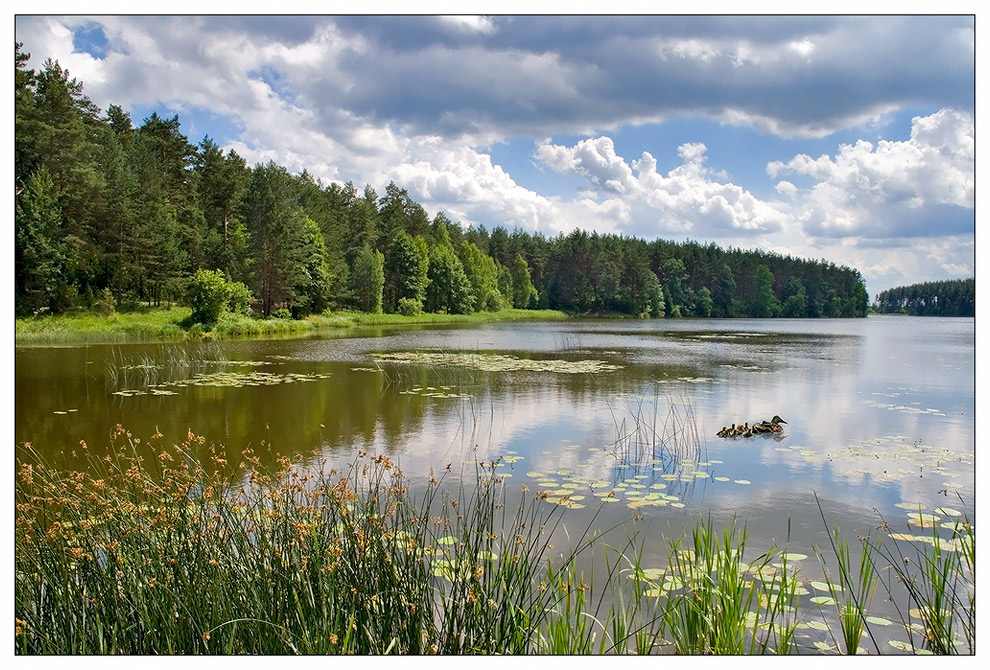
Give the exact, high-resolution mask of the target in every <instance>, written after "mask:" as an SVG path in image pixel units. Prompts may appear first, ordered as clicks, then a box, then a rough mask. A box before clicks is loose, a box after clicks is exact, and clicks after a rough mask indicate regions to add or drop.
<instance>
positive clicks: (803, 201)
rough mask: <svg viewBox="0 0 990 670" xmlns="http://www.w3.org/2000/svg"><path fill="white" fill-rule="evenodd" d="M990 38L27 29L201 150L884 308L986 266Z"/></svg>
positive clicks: (84, 22) (882, 29)
mask: <svg viewBox="0 0 990 670" xmlns="http://www.w3.org/2000/svg"><path fill="white" fill-rule="evenodd" d="M951 5H952V3H948V4H944V3H943V4H942V5H932V6H933V7H935V8H937V7H942V8H943V9H941V10H939V11H947V9H946V8H948V7H950V6H951ZM196 6H199V7H209V6H210V5H209V3H199V4H198V5H193V7H196ZM503 6H505V5H504V4H503ZM513 6H514V5H513ZM617 6H618V5H617ZM280 7H285V8H291V7H292V5H291V3H290V4H284V5H280ZM36 11H43V10H41V9H38V10H36ZM184 11H185V10H184ZM199 11H203V10H202V9H201V10H199ZM265 11H271V9H270V7H269V8H267V9H266V10H265ZM280 11H297V10H293V9H282V10H280ZM364 11H370V10H367V9H366V10H364ZM403 11H409V9H408V8H406V9H404V10H403ZM499 11H505V10H504V9H503V10H499ZM975 23H976V21H975V17H974V16H973V15H972V14H970V15H966V14H957V15H937V16H936V15H927V16H923V15H907V16H894V15H871V16H853V15H791V16H785V15H723V14H714V15H694V16H687V15H683V16H680V15H643V14H640V15H615V16H606V15H581V16H575V15H571V16H561V15H538V16H537V15H510V14H500V15H494V16H493V15H487V16H484V15H454V16H449V15H447V16H444V15H439V14H425V15H416V16H397V15H382V14H376V15H361V16H358V15H322V16H313V15H284V16H273V15H264V16H260V15H250V16H237V15H209V16H197V15H181V16H172V15H156V16H141V15H121V14H113V13H101V14H99V15H94V16H84V15H64V14H62V15H60V14H53V13H48V14H45V15H19V16H17V17H16V18H15V19H14V28H15V39H16V41H18V42H21V43H23V45H24V46H23V50H24V51H26V52H28V53H30V54H31V56H32V57H31V60H30V62H29V66H30V67H34V68H38V67H40V66H41V64H42V63H43V62H44V60H45V59H46V58H49V57H50V58H52V59H53V60H57V61H58V62H59V64H60V65H62V67H64V68H67V69H68V70H69V72H70V74H71V75H72V76H74V77H76V78H78V79H80V80H81V81H82V82H83V85H84V93H85V94H86V95H87V96H88V97H89V98H90V99H91V100H92V101H93V102H94V103H96V105H98V106H99V107H100V108H101V109H102V110H104V111H105V110H106V108H107V107H108V106H109V105H110V104H117V105H120V106H121V107H122V108H123V109H124V110H125V111H127V112H128V113H129V114H130V115H131V118H132V120H133V122H134V124H135V125H140V124H141V123H142V122H143V120H144V119H145V118H147V117H148V116H150V115H151V113H152V112H158V114H159V115H160V116H169V117H170V116H172V115H174V114H178V115H179V120H180V122H181V129H182V132H183V133H184V134H185V135H186V137H187V138H188V139H189V141H190V142H192V143H194V144H198V143H199V142H201V141H202V140H203V138H204V137H206V136H209V137H210V138H212V139H213V140H214V141H215V142H216V143H218V144H219V145H220V146H222V147H224V148H225V149H227V150H236V151H237V153H238V154H240V155H241V156H242V157H244V158H245V159H246V160H247V161H248V164H249V165H255V164H257V163H263V162H267V161H269V160H272V161H275V162H276V163H277V164H279V165H282V166H284V167H286V168H287V169H288V170H289V171H290V172H293V173H299V172H301V171H302V170H304V169H305V170H307V171H308V172H309V173H310V174H312V175H313V176H314V177H317V178H319V179H321V180H322V181H323V182H324V183H325V184H329V183H330V182H340V183H344V182H351V183H353V184H354V185H355V186H356V187H357V188H358V189H359V190H360V189H363V188H364V186H365V185H371V186H372V187H373V188H374V189H375V190H376V191H377V192H378V193H379V194H380V195H381V194H384V191H385V186H386V185H387V184H388V183H389V182H390V181H394V182H395V183H396V184H397V185H399V186H400V187H402V188H405V189H406V190H407V191H408V193H409V196H410V197H411V198H412V199H413V200H415V201H416V202H419V203H420V204H422V205H423V206H424V207H425V208H426V210H427V212H428V213H429V214H430V216H433V215H435V214H436V213H437V212H440V211H443V212H445V213H446V214H447V216H448V217H449V218H450V219H451V220H454V221H458V222H460V223H461V225H463V226H465V227H467V226H468V225H474V226H478V225H484V226H485V227H486V228H488V229H489V230H491V229H492V228H493V227H495V226H497V225H502V226H504V227H506V228H508V229H509V230H512V229H513V228H517V227H518V228H521V229H524V230H527V231H530V232H540V233H543V234H545V235H547V236H551V237H552V236H556V235H557V234H558V233H565V234H566V233H568V232H570V231H571V230H574V229H575V228H580V229H584V230H588V231H591V230H595V231H599V232H601V233H616V234H622V235H629V236H635V237H639V238H642V239H646V240H653V239H657V238H662V239H668V240H675V241H684V240H688V239H691V240H695V241H698V242H702V243H708V242H714V243H716V244H718V245H719V246H720V247H722V248H724V249H725V248H729V247H736V248H744V249H756V248H759V249H763V250H765V251H767V252H771V251H772V252H776V253H779V254H784V255H792V256H799V257H804V258H815V259H820V258H824V259H826V260H828V261H831V262H834V263H836V264H838V265H847V266H850V267H854V268H856V269H858V270H859V271H860V272H861V273H862V275H863V277H864V278H865V280H866V283H867V290H868V291H869V293H870V295H871V297H872V296H874V295H876V293H877V292H879V291H882V290H884V289H887V288H891V287H893V286H900V285H906V284H913V283H918V282H924V281H934V280H940V279H955V278H964V277H972V276H974V275H975V271H976V243H975V232H976V216H975V192H976V182H975V153H976V144H975V128H974V127H975V101H976V93H977V91H976V80H975V62H976V56H975V44H976V43H975Z"/></svg>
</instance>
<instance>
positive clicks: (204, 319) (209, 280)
mask: <svg viewBox="0 0 990 670" xmlns="http://www.w3.org/2000/svg"><path fill="white" fill-rule="evenodd" d="M229 304H230V290H229V289H228V287H227V278H226V277H224V275H223V272H222V271H220V270H197V271H196V273H195V274H194V275H193V278H192V281H190V282H189V305H190V306H191V307H192V315H191V316H190V320H191V321H192V322H193V323H201V324H203V325H204V326H207V327H208V328H212V327H213V326H214V325H216V323H217V321H218V320H219V319H220V314H221V313H222V312H223V311H224V310H226V309H227V308H228V307H229Z"/></svg>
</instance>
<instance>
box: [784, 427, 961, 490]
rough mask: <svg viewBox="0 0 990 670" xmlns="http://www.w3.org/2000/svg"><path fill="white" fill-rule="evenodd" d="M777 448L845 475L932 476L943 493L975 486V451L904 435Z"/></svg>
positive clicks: (892, 478)
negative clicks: (826, 446)
mask: <svg viewBox="0 0 990 670" xmlns="http://www.w3.org/2000/svg"><path fill="white" fill-rule="evenodd" d="M776 451H777V452H779V453H781V454H787V455H790V456H794V457H800V458H801V459H802V460H804V461H805V462H807V463H810V464H824V463H826V462H828V463H831V464H832V465H831V467H832V469H833V470H834V471H836V473H837V474H842V475H844V476H846V477H863V476H870V477H871V478H872V479H873V480H874V481H876V482H901V481H906V480H909V479H912V478H914V479H916V478H920V477H924V478H926V479H927V478H931V479H932V481H933V482H934V483H935V484H937V485H938V486H939V487H940V488H941V489H942V491H943V492H946V493H951V492H952V491H957V490H968V489H969V488H971V487H972V486H973V485H974V484H973V482H974V479H973V464H974V462H975V454H974V452H972V451H960V450H955V449H949V448H947V447H942V446H932V445H930V444H925V443H924V442H921V441H919V440H913V439H911V438H910V437H907V436H904V435H885V436H881V437H876V438H871V439H867V440H861V441H857V442H853V443H851V444H849V445H847V446H845V447H843V448H841V449H837V450H831V451H819V450H816V449H811V448H809V447H807V446H804V445H797V444H795V445H790V446H789V447H777V448H776Z"/></svg>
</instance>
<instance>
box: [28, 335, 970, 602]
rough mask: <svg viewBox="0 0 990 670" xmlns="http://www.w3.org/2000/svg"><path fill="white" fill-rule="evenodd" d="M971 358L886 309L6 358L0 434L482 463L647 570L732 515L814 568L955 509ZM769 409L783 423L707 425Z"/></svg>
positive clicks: (46, 443) (52, 450) (72, 456)
mask: <svg viewBox="0 0 990 670" xmlns="http://www.w3.org/2000/svg"><path fill="white" fill-rule="evenodd" d="M974 355H975V339H974V320H973V319H951V318H939V319H936V318H928V319H925V318H914V317H894V316H870V317H868V318H865V319H849V320H846V319H835V320H803V319H802V320H667V321H664V320H659V321H623V320H578V319H573V320H567V321H557V322H522V323H518V322H517V323H493V324H481V325H469V326H460V325H458V326H434V327H384V328H375V329H354V330H347V331H340V332H333V333H329V334H327V333H324V334H321V335H320V336H317V337H312V338H307V339H286V340H274V341H272V340H268V341H250V340H244V341H225V342H220V343H213V342H203V343H189V344H175V343H172V344H127V345H100V346H82V347H46V348H34V347H18V348H16V351H15V361H16V362H15V392H16V403H15V421H16V423H15V434H16V442H17V443H18V444H22V443H24V442H30V443H32V445H33V446H34V448H35V449H37V450H38V451H39V452H40V453H41V454H43V455H44V457H45V458H46V459H47V460H49V461H51V462H54V463H61V464H64V465H65V466H66V467H74V466H78V465H79V464H81V463H82V458H81V454H80V453H79V450H78V445H79V442H80V440H85V441H86V443H87V445H88V447H89V449H90V451H91V452H93V453H95V454H97V455H98V454H99V453H100V450H101V449H106V448H107V443H108V435H109V434H110V432H111V430H112V429H113V427H114V426H116V425H117V424H120V425H123V426H124V427H125V428H126V429H127V430H129V431H130V432H131V433H132V435H133V436H135V437H138V438H142V439H143V440H147V438H149V437H150V436H151V435H152V434H153V433H155V432H156V431H157V432H160V433H161V434H162V435H163V438H162V439H163V440H165V441H174V443H178V442H181V441H182V440H183V439H184V438H185V436H186V434H187V432H188V431H192V432H193V433H195V434H197V435H201V436H203V437H204V438H205V445H209V444H210V443H214V444H222V445H223V450H224V451H225V452H226V458H227V459H228V460H229V461H231V462H237V460H238V458H239V454H240V453H241V451H242V450H243V449H245V448H246V447H248V446H250V447H252V448H253V449H254V450H255V452H256V453H258V454H261V455H262V456H263V457H264V458H265V459H266V460H268V462H269V463H274V461H275V459H276V458H277V457H278V456H279V455H289V456H291V455H294V454H301V455H302V457H303V460H304V461H305V462H310V463H312V464H313V467H317V464H318V463H319V462H320V461H321V460H324V459H325V460H326V461H327V462H328V463H329V464H331V465H333V466H337V467H344V466H345V465H346V464H347V463H348V462H350V461H351V460H353V458H354V456H355V454H356V453H357V451H358V450H367V451H368V452H371V453H385V454H388V455H389V456H390V457H391V458H392V459H393V460H394V461H396V462H397V463H398V464H399V465H400V466H401V468H402V470H403V471H404V472H405V473H406V475H407V476H408V477H409V479H410V481H411V482H412V483H413V484H414V485H415V484H417V483H419V484H423V485H425V483H426V480H427V478H428V477H429V474H430V472H431V469H433V470H436V471H437V472H440V471H444V470H445V468H446V466H447V465H448V464H450V466H451V474H450V475H449V478H448V483H449V484H451V485H456V482H457V478H458V477H459V476H461V475H463V476H464V478H465V481H472V480H473V479H474V473H475V466H476V464H477V463H478V462H479V461H492V460H500V464H499V466H498V469H499V472H500V473H501V474H504V475H507V479H506V481H507V483H508V484H509V490H510V491H520V490H521V489H522V486H526V487H527V488H528V489H530V490H531V491H540V490H542V491H546V492H548V493H549V495H550V498H549V500H550V501H551V503H552V501H554V500H556V501H559V502H560V503H561V504H564V505H566V506H567V509H565V510H564V511H563V515H564V516H563V520H564V525H565V526H566V527H567V528H568V530H569V532H574V531H577V532H578V533H580V532H581V531H583V529H584V528H585V527H586V526H587V524H588V523H590V522H591V519H592V518H594V525H600V526H601V527H607V526H610V525H612V524H617V523H623V522H629V524H627V525H626V526H623V530H622V532H623V533H625V532H628V529H629V528H630V527H632V526H631V525H630V524H632V523H633V522H634V524H635V528H636V530H637V532H638V533H639V535H638V537H639V539H640V540H641V541H643V542H644V543H645V549H644V558H643V563H644V566H652V565H657V566H659V565H662V563H663V560H662V559H663V556H664V552H665V549H666V546H665V544H664V543H663V541H662V540H663V539H664V538H672V537H677V536H678V535H679V534H680V533H681V532H682V530H683V529H685V528H689V527H690V526H691V525H692V524H694V523H696V522H697V521H698V520H699V519H701V518H703V517H708V516H709V515H710V516H711V517H712V518H713V519H715V520H716V522H718V523H723V522H726V523H731V522H732V520H737V521H739V522H740V523H742V522H745V524H746V527H747V530H748V532H749V535H750V540H749V542H748V546H750V547H754V548H759V549H760V550H761V551H762V550H764V549H769V548H771V547H773V546H775V545H780V546H783V545H785V544H786V546H787V547H788V549H789V551H792V552H796V553H803V554H807V555H808V556H810V557H811V558H810V559H808V560H807V561H806V562H807V568H806V570H807V574H808V576H809V578H814V575H815V574H818V573H820V568H819V567H818V566H817V562H816V561H815V559H814V556H815V554H814V546H815V545H818V546H820V547H823V548H825V547H827V545H828V531H829V529H830V527H831V526H832V525H835V524H838V525H839V526H840V528H841V529H842V531H843V532H844V533H845V534H847V535H848V536H849V538H851V540H852V541H851V544H855V535H856V534H861V535H866V534H867V533H872V534H873V535H874V536H875V535H877V533H878V531H877V526H878V525H879V524H880V523H881V522H883V521H886V522H887V523H888V524H889V525H890V528H891V530H892V531H898V532H905V533H925V532H928V533H930V531H928V530H921V529H919V528H918V527H917V526H910V525H909V521H910V517H909V514H911V513H912V512H917V511H918V509H919V507H920V508H921V509H922V510H924V511H925V512H935V513H936V514H940V515H941V516H942V517H943V518H944V519H945V520H947V521H951V520H952V518H953V516H954V515H956V514H959V513H962V514H968V515H969V517H970V518H971V519H974V520H975V507H974V493H975V471H974V459H975V453H974V452H975V435H974V433H975V416H974V413H975V390H974V374H975V368H974ZM774 415H779V416H780V417H782V418H783V419H784V420H785V421H786V424H784V431H783V432H782V433H778V434H773V435H759V436H754V437H750V438H744V437H738V438H729V439H726V438H720V437H717V436H716V433H717V432H718V431H719V429H720V428H722V427H723V426H729V425H731V424H733V423H735V424H742V423H744V422H749V423H751V424H752V423H754V422H755V421H760V420H767V419H770V418H771V417H772V416H774ZM203 449H204V451H203V453H204V454H205V453H206V446H204V447H203ZM73 452H75V453H73ZM551 503H547V504H551ZM939 508H942V511H939V512H936V510H938V509H939ZM595 515H597V516H595ZM823 515H824V517H825V519H824V520H823ZM634 518H635V521H634ZM803 569H804V568H803ZM878 600H879V597H878Z"/></svg>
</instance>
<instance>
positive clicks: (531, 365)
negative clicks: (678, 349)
mask: <svg viewBox="0 0 990 670" xmlns="http://www.w3.org/2000/svg"><path fill="white" fill-rule="evenodd" d="M374 358H375V360H376V361H377V362H379V363H400V364H405V365H429V366H437V365H447V366H453V367H461V368H469V369H472V370H480V371H482V372H517V371H528V372H553V373H557V374H594V373H599V372H610V371H613V370H619V369H621V368H622V367H623V366H621V365H615V364H612V363H607V362H606V361H601V360H595V359H586V360H579V361H569V360H564V359H560V358H550V359H529V358H518V357H516V356H509V355H507V354H488V353H465V352H440V351H395V352H388V353H378V354H374Z"/></svg>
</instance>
